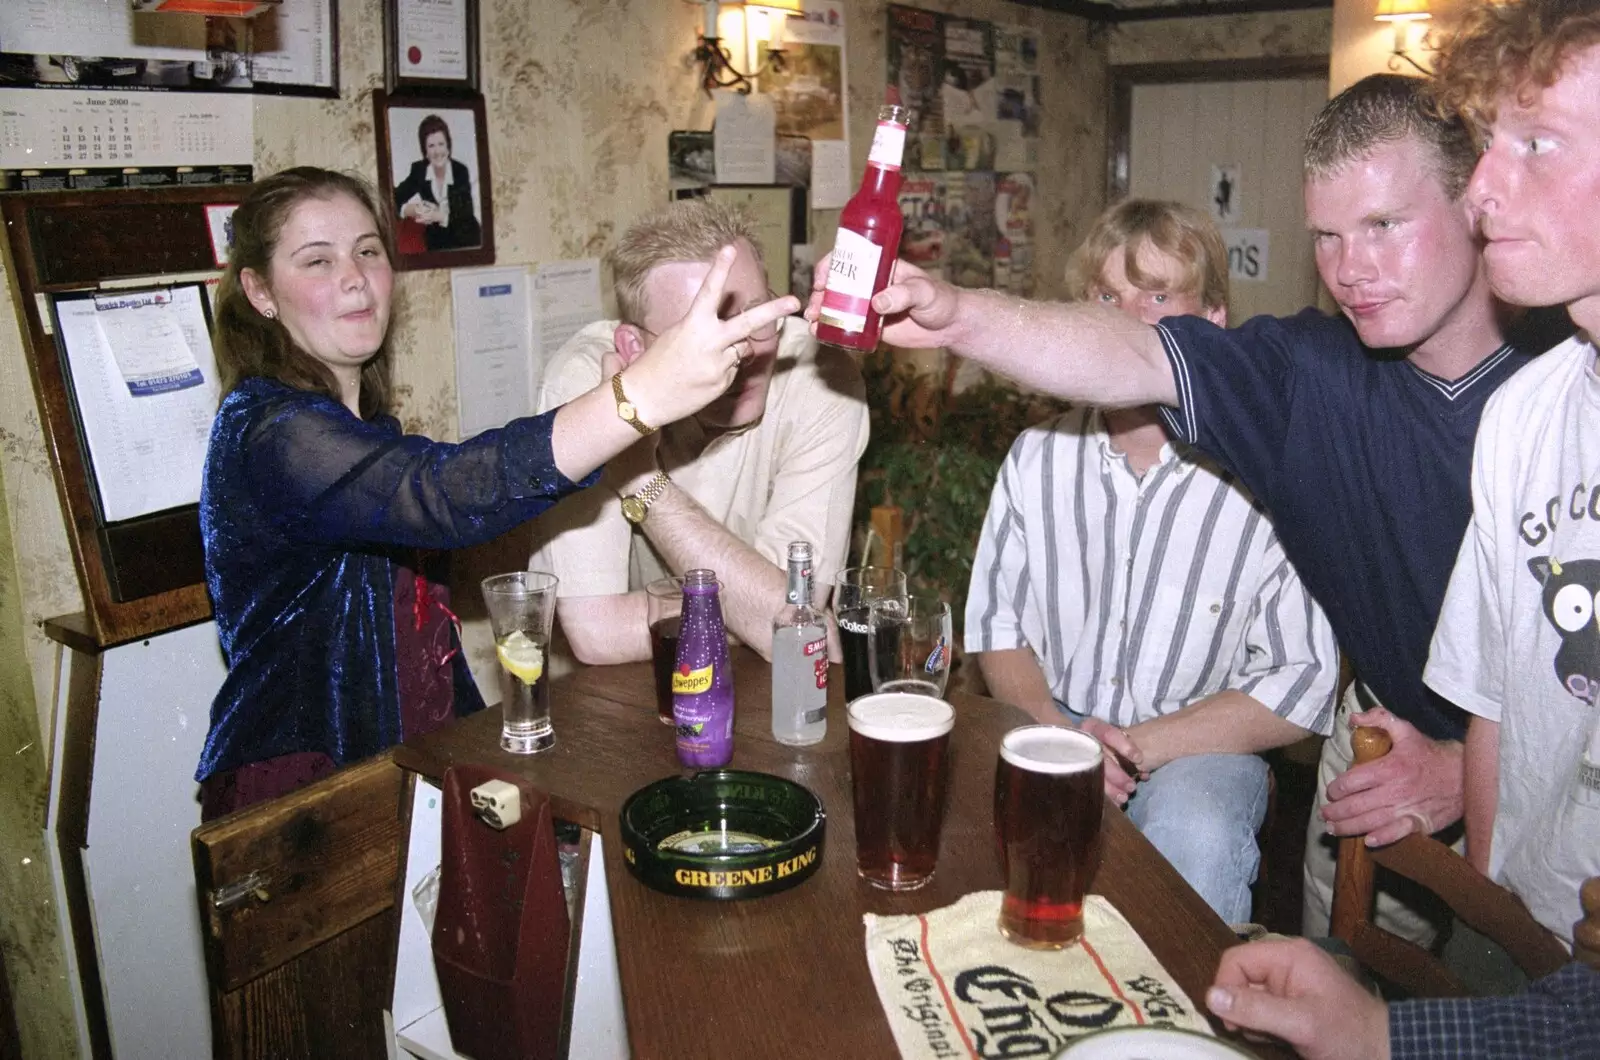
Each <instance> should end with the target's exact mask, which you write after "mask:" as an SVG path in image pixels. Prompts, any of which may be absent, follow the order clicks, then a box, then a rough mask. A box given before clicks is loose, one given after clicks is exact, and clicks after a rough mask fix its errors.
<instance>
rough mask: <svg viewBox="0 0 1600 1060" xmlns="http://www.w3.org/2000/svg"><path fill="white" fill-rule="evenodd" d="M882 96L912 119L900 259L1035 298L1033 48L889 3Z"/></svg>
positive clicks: (986, 26)
mask: <svg viewBox="0 0 1600 1060" xmlns="http://www.w3.org/2000/svg"><path fill="white" fill-rule="evenodd" d="M887 19H888V27H887V34H886V47H887V50H888V56H887V59H888V79H889V88H890V89H891V90H892V91H893V92H894V93H898V96H899V98H900V101H901V103H902V104H903V105H904V106H905V107H906V108H907V109H908V110H909V111H910V112H911V113H910V118H909V125H910V128H909V130H908V132H909V135H908V136H907V141H906V155H905V170H906V172H905V180H904V183H903V184H902V186H901V194H900V208H901V213H902V215H903V216H904V218H905V224H906V228H905V235H904V237H903V238H902V242H901V253H902V254H903V255H904V256H905V257H906V258H907V260H910V261H913V262H915V263H916V264H918V265H920V266H922V267H923V268H925V269H928V270H929V271H931V272H935V273H937V274H938V275H940V276H942V277H944V278H945V279H947V280H949V281H950V282H951V283H954V284H956V285H957V286H961V287H990V286H992V287H996V288H998V289H1000V290H1005V291H1014V292H1017V293H1020V294H1031V293H1032V291H1033V287H1034V282H1033V225H1032V214H1031V210H1032V199H1033V191H1034V180H1033V174H1032V172H1031V171H1032V169H1033V168H1034V165H1035V163H1036V161H1037V157H1038V151H1037V144H1038V134H1039V125H1040V102H1039V38H1038V34H1037V32H1036V31H1034V30H1032V29H1029V28H1027V27H1024V26H1017V25H1010V24H1005V23H991V22H985V21H982V20H979V19H971V18H958V17H955V16H952V15H945V14H940V13H938V12H933V11H923V10H921V9H919V8H914V7H905V6H901V5H898V4H895V5H890V6H889V8H888V13H887Z"/></svg>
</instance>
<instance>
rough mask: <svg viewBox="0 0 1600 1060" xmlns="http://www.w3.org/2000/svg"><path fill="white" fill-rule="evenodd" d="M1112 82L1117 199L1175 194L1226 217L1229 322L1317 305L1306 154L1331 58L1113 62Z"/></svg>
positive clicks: (1112, 185) (1111, 173) (1112, 173)
mask: <svg viewBox="0 0 1600 1060" xmlns="http://www.w3.org/2000/svg"><path fill="white" fill-rule="evenodd" d="M1111 89H1112V91H1111V106H1112V115H1111V147H1110V157H1109V158H1108V174H1107V178H1108V179H1107V184H1108V188H1109V190H1110V193H1111V194H1110V198H1111V200H1112V201H1116V200H1118V199H1121V198H1124V197H1129V196H1133V197H1138V198H1155V199H1172V200H1176V201H1178V202H1182V203H1187V204H1189V205H1191V206H1195V207H1197V208H1199V209H1201V210H1204V211H1206V212H1207V213H1208V214H1209V215H1210V216H1212V217H1213V218H1214V219H1216V221H1217V224H1218V227H1220V228H1221V229H1222V230H1223V237H1224V241H1225V242H1226V243H1227V244H1228V259H1229V266H1230V268H1229V272H1230V280H1231V282H1230V284H1229V288H1230V296H1229V305H1228V319H1229V321H1230V322H1232V323H1234V324H1239V323H1242V322H1243V321H1245V320H1247V319H1249V318H1250V317H1252V316H1255V315H1257V314H1260V313H1271V314H1273V315H1275V316H1286V315H1288V314H1291V313H1294V312H1296V311H1297V310H1299V309H1301V308H1302V307H1304V306H1308V305H1316V304H1317V302H1318V298H1319V293H1320V287H1321V285H1320V282H1319V280H1318V278H1317V271H1316V263H1315V261H1314V260H1313V258H1312V253H1311V240H1310V237H1309V236H1308V235H1307V234H1306V230H1305V209H1304V204H1303V201H1302V193H1301V164H1300V159H1301V150H1302V143H1303V140H1304V138H1305V132H1306V129H1307V128H1308V127H1309V126H1310V124H1311V120H1312V118H1314V117H1315V116H1316V113H1317V111H1318V110H1320V109H1321V108H1322V105H1323V104H1324V103H1326V102H1327V99H1328V59H1327V57H1326V56H1309V57H1305V58H1292V59H1270V60H1256V61H1241V62H1220V63H1212V62H1206V63H1182V64H1166V63H1163V64H1154V65H1149V66H1123V67H1113V68H1112V71H1111Z"/></svg>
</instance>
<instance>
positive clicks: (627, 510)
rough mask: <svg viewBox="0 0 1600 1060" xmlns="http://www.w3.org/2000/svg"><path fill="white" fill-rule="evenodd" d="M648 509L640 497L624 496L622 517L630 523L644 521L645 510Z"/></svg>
mask: <svg viewBox="0 0 1600 1060" xmlns="http://www.w3.org/2000/svg"><path fill="white" fill-rule="evenodd" d="M648 510H649V509H648V508H647V507H646V505H645V503H644V501H642V500H640V499H639V498H638V497H624V498H622V517H623V518H624V519H626V520H628V522H630V523H635V524H637V523H642V522H644V516H645V512H646V511H648Z"/></svg>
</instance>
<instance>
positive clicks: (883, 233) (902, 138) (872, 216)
mask: <svg viewBox="0 0 1600 1060" xmlns="http://www.w3.org/2000/svg"><path fill="white" fill-rule="evenodd" d="M907 116H908V112H907V110H906V108H904V107H901V106H895V105H890V106H886V107H884V108H882V109H881V110H879V111H878V129H877V132H875V133H874V134H873V136H872V152H871V153H870V154H869V155H868V156H867V171H866V173H865V174H863V175H862V177H861V187H860V188H858V189H857V190H856V193H855V195H854V196H852V197H851V199H850V201H849V202H848V203H846V204H845V208H844V211H843V212H842V213H841V214H840V215H839V234H838V236H837V237H836V238H835V239H834V241H833V256H832V258H831V260H830V261H829V264H828V284H827V289H826V290H825V291H824V292H823V295H822V311H821V314H820V316H819V319H818V321H817V338H818V339H819V340H820V341H822V342H826V343H828V344H829V345H831V346H842V347H844V348H845V349H848V350H863V351H866V350H873V349H876V348H877V345H878V336H879V334H880V333H881V332H882V331H883V321H882V320H881V319H880V318H879V317H878V314H877V313H876V312H874V311H873V309H872V296H873V295H875V294H877V293H878V292H879V291H881V290H883V289H884V288H885V287H887V286H889V273H890V271H891V270H892V269H893V268H894V259H895V256H896V255H897V254H898V253H899V252H900V232H901V229H902V228H903V227H904V221H903V220H902V219H901V216H900V160H901V159H902V157H904V155H905V149H906V119H907Z"/></svg>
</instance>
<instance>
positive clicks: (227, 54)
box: [0, 0, 339, 96]
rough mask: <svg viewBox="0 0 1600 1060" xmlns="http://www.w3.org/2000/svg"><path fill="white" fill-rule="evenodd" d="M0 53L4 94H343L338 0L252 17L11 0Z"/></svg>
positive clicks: (308, 0) (3, 9) (1, 23)
mask: <svg viewBox="0 0 1600 1060" xmlns="http://www.w3.org/2000/svg"><path fill="white" fill-rule="evenodd" d="M0 48H3V51H0V87H7V86H21V87H47V86H48V87H56V88H63V87H83V88H135V89H171V90H189V91H203V92H230V91H244V92H277V93H285V94H293V95H313V96H338V94H339V11H338V2H337V0H289V2H286V3H282V4H278V5H275V6H273V7H272V8H271V9H270V10H268V11H266V12H265V13H264V14H261V15H258V16H256V17H255V18H216V17H210V16H207V15H204V14H172V13H170V12H169V11H161V12H153V11H144V12H141V11H135V10H133V9H132V8H131V7H130V6H129V5H128V4H127V3H107V2H106V0H51V2H50V3H48V4H46V3H43V2H38V0H25V2H23V3H17V2H15V0H6V2H0Z"/></svg>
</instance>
